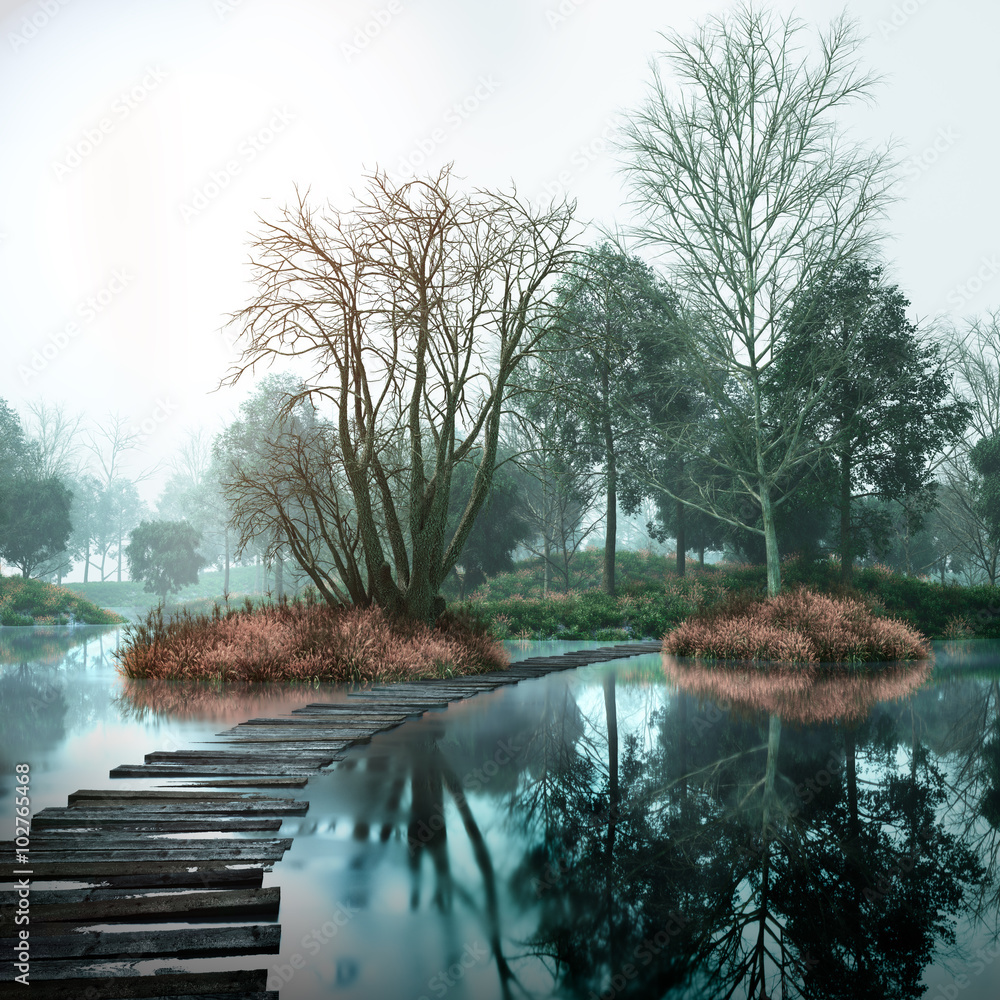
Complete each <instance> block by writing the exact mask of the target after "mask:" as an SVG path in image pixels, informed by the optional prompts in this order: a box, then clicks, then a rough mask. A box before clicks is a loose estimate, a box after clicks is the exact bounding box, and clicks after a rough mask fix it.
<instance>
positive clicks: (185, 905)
mask: <svg viewBox="0 0 1000 1000" xmlns="http://www.w3.org/2000/svg"><path fill="white" fill-rule="evenodd" d="M37 897H38V893H35V892H33V893H32V894H31V926H32V937H34V935H35V934H41V935H52V934H65V933H68V931H69V928H67V927H66V926H65V925H67V924H74V925H79V926H81V927H82V926H88V925H93V924H98V923H110V922H114V921H122V922H126V923H139V922H141V921H144V920H156V921H158V922H161V923H175V922H177V921H196V920H197V921H208V920H228V921H233V920H251V919H253V920H261V919H269V920H274V919H277V916H278V907H279V904H280V890H279V889H278V888H277V887H271V888H267V889H231V890H218V891H215V892H183V893H171V894H169V895H166V896H152V895H144V896H135V895H130V896H124V895H119V896H118V898H114V899H101V900H96V899H92V898H91V899H86V900H82V901H70V900H65V901H63V902H58V903H44V902H40V901H39V900H38V898H37Z"/></svg>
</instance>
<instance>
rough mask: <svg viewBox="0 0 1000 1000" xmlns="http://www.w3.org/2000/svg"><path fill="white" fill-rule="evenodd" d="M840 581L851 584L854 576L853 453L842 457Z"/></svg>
mask: <svg viewBox="0 0 1000 1000" xmlns="http://www.w3.org/2000/svg"><path fill="white" fill-rule="evenodd" d="M839 506H840V579H841V580H842V581H843V582H844V583H850V582H851V577H852V575H853V574H854V545H853V539H852V537H851V453H850V451H849V450H847V449H845V450H844V451H843V452H842V453H841V456H840V503H839Z"/></svg>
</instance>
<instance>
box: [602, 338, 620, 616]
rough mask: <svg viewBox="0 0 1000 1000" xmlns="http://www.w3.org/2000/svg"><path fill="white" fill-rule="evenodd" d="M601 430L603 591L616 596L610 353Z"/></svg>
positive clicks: (604, 380) (604, 366) (605, 361)
mask: <svg viewBox="0 0 1000 1000" xmlns="http://www.w3.org/2000/svg"><path fill="white" fill-rule="evenodd" d="M602 361H603V364H602V371H601V390H602V393H603V395H602V398H601V403H602V404H603V405H602V416H601V419H602V424H603V427H602V430H603V431H604V465H605V472H606V474H607V500H608V504H607V511H606V517H605V532H604V568H603V571H602V573H601V590H603V591H604V593H605V594H610V595H612V596H614V593H615V546H616V545H617V543H618V466H617V463H616V456H615V437H614V431H613V429H612V427H611V371H610V364H609V362H608V357H607V351H605V354H604V358H603V359H602Z"/></svg>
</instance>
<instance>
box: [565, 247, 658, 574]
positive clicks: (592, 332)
mask: <svg viewBox="0 0 1000 1000" xmlns="http://www.w3.org/2000/svg"><path fill="white" fill-rule="evenodd" d="M558 303H559V307H560V316H559V322H558V324H557V326H556V328H555V329H554V331H553V333H552V335H551V337H550V338H549V345H548V346H549V347H550V349H551V351H552V353H551V354H549V355H547V357H548V358H549V359H550V361H551V363H552V364H553V365H555V366H556V367H557V373H558V377H557V378H556V379H555V380H552V379H550V380H549V382H553V381H554V382H555V384H556V391H558V392H559V394H560V395H562V396H564V397H565V399H566V400H567V401H568V402H569V403H570V405H571V406H572V407H573V409H574V410H575V411H576V413H577V414H578V415H579V417H580V420H581V424H582V427H581V430H582V438H583V440H582V441H581V442H580V443H581V444H584V445H585V446H586V447H587V449H588V450H589V452H590V454H591V455H592V457H593V459H594V460H595V461H596V463H597V464H598V467H599V468H600V470H601V479H602V483H603V487H604V488H603V493H604V511H605V514H604V524H605V540H604V562H603V567H602V573H601V589H602V590H603V591H604V592H605V593H607V594H614V593H615V549H616V545H617V540H618V531H617V516H618V513H617V512H618V501H619V497H620V495H621V494H622V491H623V490H624V491H626V493H627V494H628V495H629V498H630V499H632V500H633V503H632V504H629V505H628V506H629V507H630V508H631V509H632V510H634V509H635V507H636V506H637V505H638V502H639V500H640V499H641V497H642V495H643V490H642V487H641V485H640V483H639V482H638V481H637V480H635V478H634V477H633V476H632V475H631V472H632V466H631V465H630V463H629V462H627V461H625V455H624V454H623V452H626V451H634V450H635V448H636V447H637V442H638V439H639V437H640V432H639V429H638V428H637V427H636V423H635V421H636V414H637V412H642V411H643V410H645V409H648V408H649V406H650V405H652V404H651V401H649V400H645V401H644V399H643V397H644V396H655V397H657V399H658V400H659V401H660V402H661V404H662V401H663V398H664V395H665V393H666V392H667V391H668V390H667V389H666V385H667V379H666V378H665V377H664V374H665V373H666V372H667V371H668V370H669V369H670V368H671V367H672V365H673V362H674V360H675V357H676V346H675V344H674V343H673V341H672V340H671V336H670V334H671V329H672V325H673V322H674V319H675V316H676V302H675V299H674V297H673V294H672V293H671V291H670V289H669V288H667V287H666V285H665V284H664V283H663V282H662V281H661V280H660V279H659V278H658V277H657V275H656V273H655V272H654V271H653V269H652V268H650V267H649V265H647V264H645V263H644V262H643V261H642V260H640V259H639V258H637V257H631V256H628V255H627V254H623V253H621V252H619V251H618V250H616V249H615V248H614V247H613V246H612V245H611V244H610V243H603V244H601V245H600V246H598V247H596V248H594V249H592V250H590V251H589V252H588V253H586V254H584V255H582V257H581V258H580V260H579V261H578V262H577V264H576V265H575V266H574V267H573V268H572V270H571V271H570V272H569V274H567V275H566V276H565V277H564V278H563V279H562V280H561V281H560V282H559V297H558ZM650 373H653V379H652V380H651V379H650Z"/></svg>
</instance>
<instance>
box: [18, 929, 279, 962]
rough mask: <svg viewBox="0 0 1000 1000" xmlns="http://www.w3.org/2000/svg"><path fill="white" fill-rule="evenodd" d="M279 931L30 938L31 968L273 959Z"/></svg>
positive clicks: (102, 933) (116, 933)
mask: <svg viewBox="0 0 1000 1000" xmlns="http://www.w3.org/2000/svg"><path fill="white" fill-rule="evenodd" d="M280 940H281V928H280V927H278V926H277V925H276V924H248V925H245V926H241V927H211V926H210V927H197V928H190V929H188V928H184V929H178V930H163V931H159V930H149V931H93V932H91V933H87V934H54V935H52V936H51V937H44V936H42V935H39V936H37V937H35V936H34V935H33V936H32V938H31V958H32V962H31V964H32V966H34V964H35V962H37V961H40V960H44V959H46V958H60V959H66V958H97V957H102V958H112V957H117V956H119V955H120V956H126V957H134V956H135V955H137V954H139V955H144V956H147V957H152V956H155V955H169V956H170V957H171V958H183V957H192V958H193V957H195V956H198V955H204V956H216V955H249V954H265V955H276V954H277V953H278V945H279V943H280ZM13 945H14V939H13V938H3V939H0V948H2V949H3V951H4V953H6V954H9V953H10V952H11V951H12V950H13Z"/></svg>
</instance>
